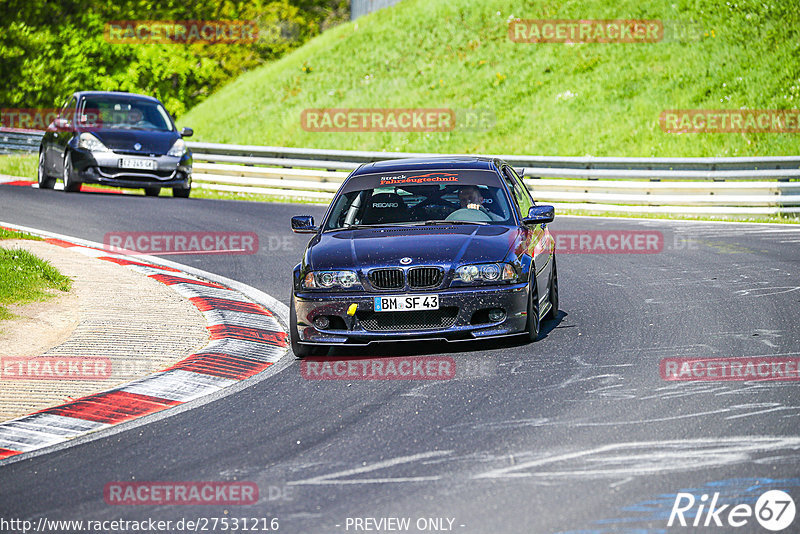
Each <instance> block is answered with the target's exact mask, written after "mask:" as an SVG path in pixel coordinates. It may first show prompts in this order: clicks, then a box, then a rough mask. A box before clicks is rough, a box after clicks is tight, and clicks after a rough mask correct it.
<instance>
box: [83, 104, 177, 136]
mask: <svg viewBox="0 0 800 534" xmlns="http://www.w3.org/2000/svg"><path fill="white" fill-rule="evenodd" d="M78 121H79V122H80V123H81V124H86V125H95V124H96V125H97V126H99V127H101V128H109V129H116V130H154V131H159V132H171V131H173V129H174V127H173V125H172V121H171V120H170V118H169V115H168V114H167V111H166V110H165V109H164V107H163V106H162V105H161V104H159V103H157V102H150V101H147V100H138V99H136V100H133V99H125V98H109V97H92V98H86V99H84V101H83V104H82V105H81V111H80V116H79V117H78Z"/></svg>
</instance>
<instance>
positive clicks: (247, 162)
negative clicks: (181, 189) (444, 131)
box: [189, 143, 800, 215]
mask: <svg viewBox="0 0 800 534" xmlns="http://www.w3.org/2000/svg"><path fill="white" fill-rule="evenodd" d="M189 146H190V147H191V149H192V150H193V152H194V159H195V166H194V171H195V172H194V179H195V183H196V184H197V185H198V186H199V187H201V188H207V189H214V190H219V191H231V192H250V193H260V194H266V195H272V196H279V197H288V198H296V199H305V200H315V201H322V202H327V201H329V200H330V199H331V198H332V197H333V194H334V193H335V191H336V190H337V189H338V187H339V184H340V183H341V182H342V180H344V178H346V177H347V174H348V173H349V171H351V170H353V169H355V168H356V167H358V166H359V165H361V164H362V163H368V162H372V161H379V160H386V159H399V158H415V157H429V156H431V155H432V154H422V153H409V152H367V151H349V150H324V149H308V148H291V147H268V146H252V145H225V144H217V143H189ZM437 155H441V156H457V155H459V154H437ZM498 157H500V158H502V159H504V160H505V161H507V162H508V163H510V164H511V165H514V166H515V167H518V168H519V167H521V168H522V169H524V176H525V182H526V184H527V185H528V187H529V188H530V189H532V190H533V191H534V196H535V198H536V199H537V200H539V201H543V202H550V203H555V204H557V205H559V206H561V207H562V208H569V209H581V210H587V211H595V212H597V211H609V212H614V211H616V212H638V213H658V212H664V213H693V214H714V213H717V214H753V215H768V214H780V213H800V182H790V180H792V179H798V178H800V156H777V157H775V156H773V157H761V158H592V157H557V156H514V155H502V156H498Z"/></svg>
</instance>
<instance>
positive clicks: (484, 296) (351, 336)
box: [294, 283, 528, 345]
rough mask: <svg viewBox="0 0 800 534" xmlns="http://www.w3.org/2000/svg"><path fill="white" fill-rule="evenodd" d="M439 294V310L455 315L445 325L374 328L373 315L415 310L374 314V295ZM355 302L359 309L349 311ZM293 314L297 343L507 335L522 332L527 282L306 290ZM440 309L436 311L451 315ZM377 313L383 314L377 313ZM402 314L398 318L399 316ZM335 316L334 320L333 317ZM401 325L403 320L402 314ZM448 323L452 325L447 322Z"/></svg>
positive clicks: (353, 342) (383, 316)
mask: <svg viewBox="0 0 800 534" xmlns="http://www.w3.org/2000/svg"><path fill="white" fill-rule="evenodd" d="M425 294H436V295H439V309H440V310H447V311H452V312H453V313H452V314H454V315H455V318H454V319H453V318H452V317H448V318H447V320H446V321H442V322H444V323H447V325H446V326H444V327H442V326H436V327H427V326H426V327H419V326H420V325H417V327H412V328H403V329H389V330H386V329H385V324H382V325H381V326H380V327H379V328H381V329H380V330H379V329H377V328H376V327H375V323H376V321H375V319H376V318H378V319H379V320H383V321H380V322H383V323H386V321H385V320H384V319H386V318H387V317H388V316H386V315H385V314H412V313H417V312H409V311H399V312H375V308H374V298H375V297H379V296H394V295H425ZM353 304H356V305H357V311H356V312H355V314H353V315H349V314H348V309H350V307H351V306H352V305H353ZM294 305H295V310H296V313H297V330H298V335H299V339H300V342H301V343H320V344H326V345H334V344H336V345H366V344H368V343H372V342H377V341H397V340H408V341H410V340H419V339H444V340H447V341H459V340H468V339H482V338H487V337H495V336H505V335H511V334H517V333H520V332H523V331H525V325H526V324H527V309H528V284H524V283H523V284H514V285H504V286H499V287H498V286H483V287H480V286H478V287H459V288H449V289H442V290H436V291H413V290H412V291H410V292H408V293H399V292H381V293H373V292H370V293H365V292H358V293H322V294H320V293H318V292H312V291H306V292H302V293H298V294H296V295H295V297H294ZM492 308H502V309H503V310H504V311H505V318H504V319H503V320H500V321H496V322H492V321H490V320H489V319H488V316H487V314H488V310H489V309H492ZM447 311H442V313H441V314H439V315H452V314H448V313H447ZM320 315H324V316H326V317H327V318H329V320H330V326H329V327H327V328H325V329H321V328H317V327H315V326H314V319H316V318H317V317H318V316H320ZM378 315H381V317H377V316H378ZM398 317H400V316H398ZM336 318H338V319H336ZM399 322H400V323H402V322H403V320H402V317H400V321H399ZM450 322H452V324H450Z"/></svg>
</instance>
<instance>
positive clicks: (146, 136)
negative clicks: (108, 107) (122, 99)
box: [91, 128, 180, 155]
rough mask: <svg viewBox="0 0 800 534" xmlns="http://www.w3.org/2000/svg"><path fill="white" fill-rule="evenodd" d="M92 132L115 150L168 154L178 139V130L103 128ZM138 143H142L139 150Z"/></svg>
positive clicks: (143, 153)
mask: <svg viewBox="0 0 800 534" xmlns="http://www.w3.org/2000/svg"><path fill="white" fill-rule="evenodd" d="M91 134H92V135H94V136H95V137H97V138H98V139H100V141H102V143H103V144H104V145H106V146H107V147H108V148H110V149H111V150H114V151H120V152H130V153H141V154H142V155H145V154H166V153H167V152H168V151H169V149H170V148H172V144H173V143H174V142H175V140H176V139H178V138H179V137H180V135H179V134H178V132H156V131H149V130H112V129H106V128H101V129H97V130H91ZM136 143H139V144H140V145H142V147H141V148H140V149H139V150H137V149H136V147H135V146H134V145H135V144H136Z"/></svg>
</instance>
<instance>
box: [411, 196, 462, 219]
mask: <svg viewBox="0 0 800 534" xmlns="http://www.w3.org/2000/svg"><path fill="white" fill-rule="evenodd" d="M435 206H438V207H440V208H442V209H445V210H447V213H446V214H444V216H445V217H446V216H447V215H448V214H449V213H451V211H452V210H457V209H458V208H460V207H461V206H459V205H458V204H455V203H453V202H449V201H447V200H444V199H443V198H441V197H437V198H429V199H426V200H423V201H422V202H420V203H419V204H417V205H416V206H414V207H413V208H411V209H410V210H408V214H409V217H410V218H413V219H429V218H430V217H428V216H427V215H426V213H427V209H428V208H433V207H435ZM436 218H437V219H438V218H444V217H438V216H437V217H436Z"/></svg>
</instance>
